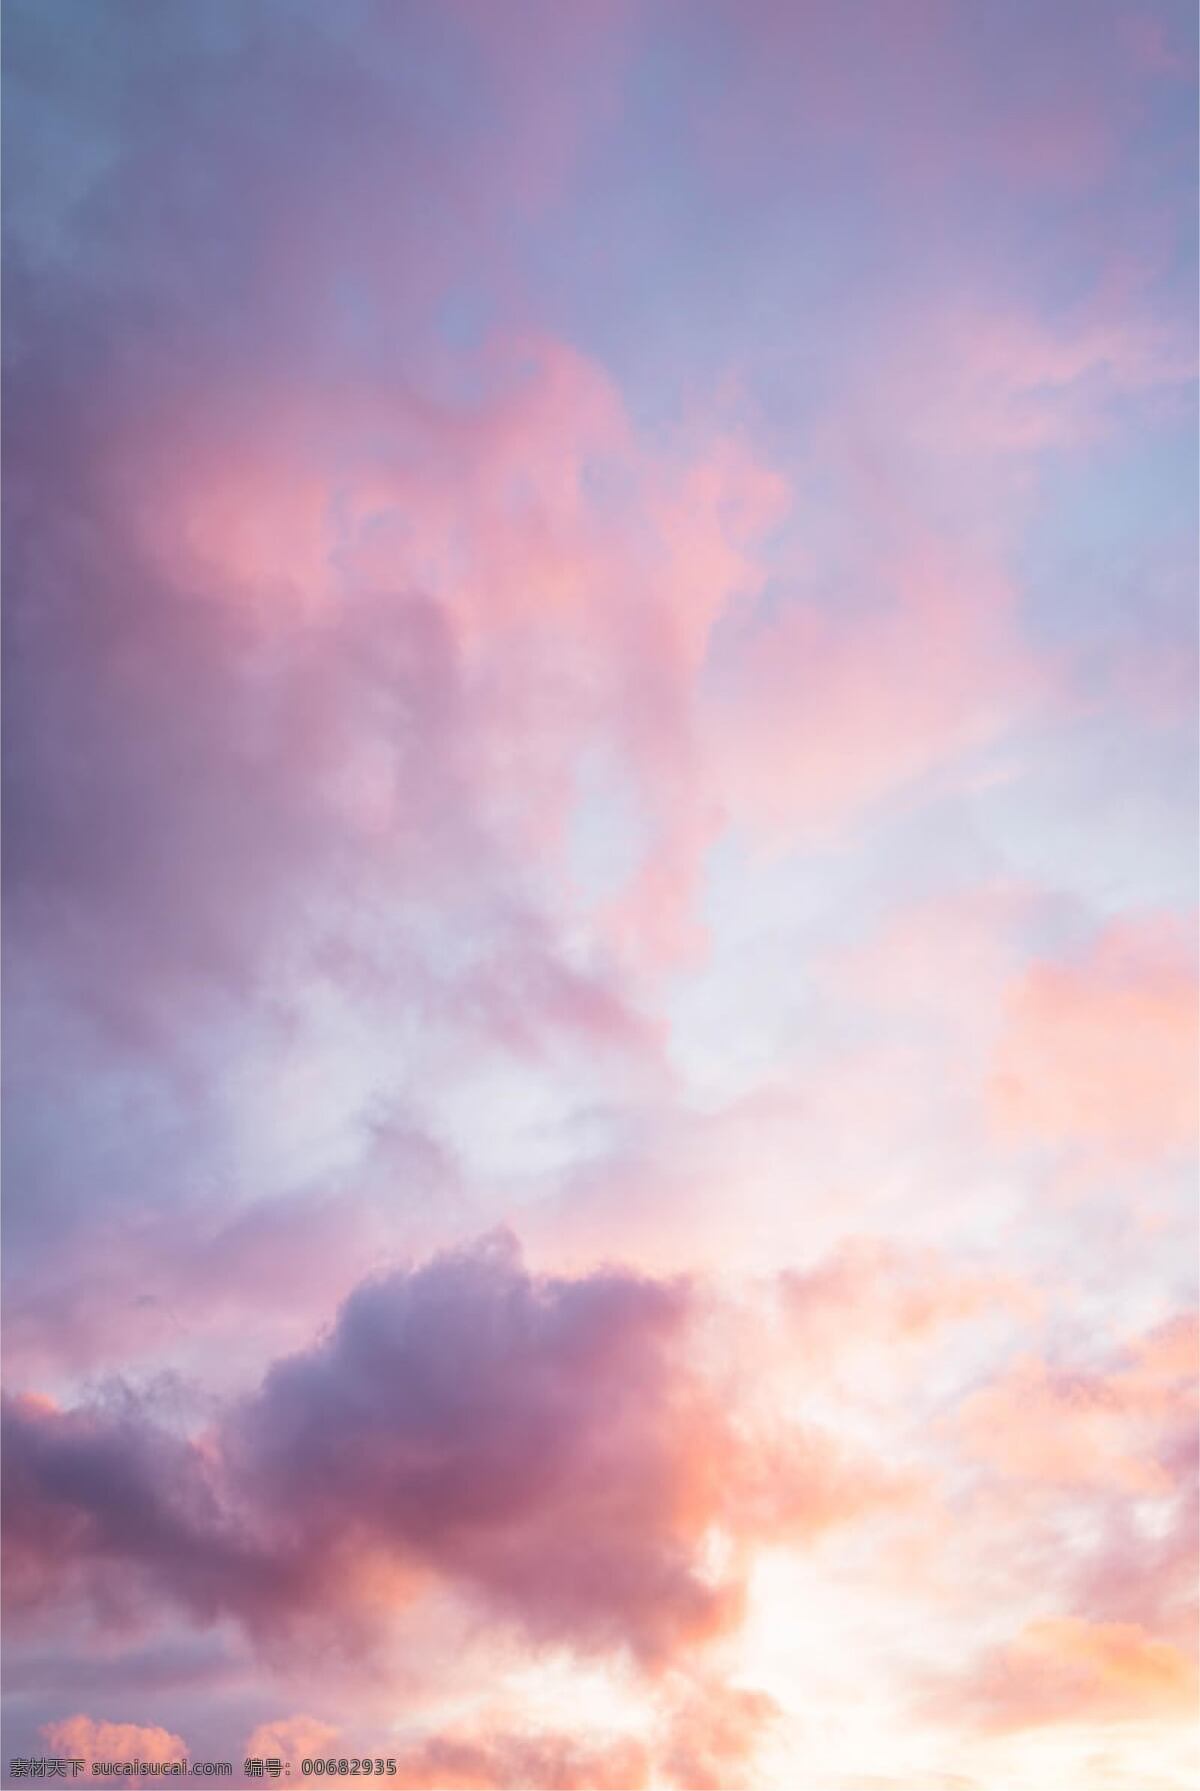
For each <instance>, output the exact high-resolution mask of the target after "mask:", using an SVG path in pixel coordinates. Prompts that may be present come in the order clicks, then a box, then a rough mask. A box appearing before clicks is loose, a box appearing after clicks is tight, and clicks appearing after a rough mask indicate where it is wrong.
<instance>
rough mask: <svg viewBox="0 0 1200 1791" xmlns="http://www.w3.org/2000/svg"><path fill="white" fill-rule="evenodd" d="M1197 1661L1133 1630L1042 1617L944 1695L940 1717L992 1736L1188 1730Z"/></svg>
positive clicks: (1130, 1626) (1133, 1626)
mask: <svg viewBox="0 0 1200 1791" xmlns="http://www.w3.org/2000/svg"><path fill="white" fill-rule="evenodd" d="M1196 1698H1197V1676H1196V1665H1195V1662H1194V1660H1192V1659H1190V1658H1189V1657H1188V1656H1187V1655H1186V1654H1185V1653H1183V1652H1182V1651H1181V1650H1180V1649H1178V1648H1176V1647H1173V1646H1172V1645H1171V1644H1170V1643H1167V1642H1159V1641H1156V1640H1155V1639H1154V1637H1153V1636H1149V1635H1147V1634H1146V1632H1145V1631H1144V1630H1143V1629H1141V1628H1139V1627H1138V1625H1136V1624H1131V1623H1088V1622H1085V1621H1084V1620H1083V1619H1082V1618H1079V1617H1045V1618H1039V1619H1038V1620H1037V1621H1035V1622H1032V1623H1029V1624H1027V1625H1026V1626H1025V1627H1024V1628H1023V1629H1022V1630H1021V1631H1020V1633H1019V1634H1018V1635H1017V1636H1016V1637H1015V1638H1014V1640H1013V1641H1012V1642H1010V1643H1009V1644H1007V1645H1006V1646H1005V1647H1002V1648H999V1649H997V1650H996V1651H995V1652H994V1653H992V1654H990V1655H987V1656H985V1657H984V1659H983V1660H982V1661H981V1662H980V1663H979V1664H978V1665H977V1667H976V1668H975V1669H974V1671H973V1672H972V1673H971V1674H970V1676H969V1677H967V1678H966V1679H965V1680H964V1681H963V1682H962V1683H961V1684H960V1685H958V1686H956V1687H954V1688H952V1689H948V1691H947V1693H946V1697H945V1702H944V1704H943V1705H942V1706H941V1710H942V1714H943V1715H945V1716H947V1717H950V1718H954V1717H956V1716H957V1717H959V1718H962V1717H965V1718H966V1719H967V1720H968V1721H970V1722H972V1723H976V1724H979V1725H980V1726H981V1727H983V1728H984V1729H987V1730H992V1731H1001V1732H1006V1731H1012V1730H1019V1729H1029V1728H1035V1727H1038V1726H1040V1725H1042V1724H1046V1723H1070V1722H1073V1723H1088V1722H1100V1723H1110V1722H1142V1721H1149V1720H1164V1719H1165V1720H1173V1721H1176V1722H1191V1721H1192V1719H1193V1718H1194V1715H1195V1709H1196Z"/></svg>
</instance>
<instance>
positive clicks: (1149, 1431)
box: [958, 1315, 1196, 1495]
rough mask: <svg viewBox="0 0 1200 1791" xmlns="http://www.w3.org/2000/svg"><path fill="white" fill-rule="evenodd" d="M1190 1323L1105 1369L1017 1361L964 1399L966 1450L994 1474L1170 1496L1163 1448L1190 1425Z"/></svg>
mask: <svg viewBox="0 0 1200 1791" xmlns="http://www.w3.org/2000/svg"><path fill="white" fill-rule="evenodd" d="M1194 1341H1195V1319H1194V1316H1192V1315H1187V1316H1186V1317H1180V1318H1179V1319H1177V1320H1173V1321H1172V1322H1171V1323H1170V1324H1168V1325H1166V1326H1163V1327H1159V1328H1156V1329H1155V1330H1154V1331H1152V1332H1150V1333H1148V1334H1147V1335H1145V1336H1142V1337H1140V1338H1135V1339H1133V1340H1132V1342H1131V1343H1130V1344H1129V1345H1128V1346H1127V1348H1126V1350H1125V1351H1124V1352H1123V1353H1122V1355H1121V1356H1120V1357H1118V1358H1117V1359H1116V1360H1115V1361H1112V1362H1110V1363H1109V1364H1107V1365H1106V1366H1105V1367H1102V1368H1096V1367H1091V1366H1089V1367H1085V1368H1082V1369H1072V1368H1068V1367H1059V1366H1052V1365H1050V1364H1048V1363H1046V1362H1045V1361H1042V1360H1040V1359H1039V1358H1037V1357H1034V1356H1023V1357H1021V1358H1020V1359H1019V1360H1018V1361H1016V1362H1015V1363H1014V1364H1013V1365H1012V1366H1011V1367H1010V1368H1009V1369H1008V1370H1007V1371H1006V1372H1005V1373H1004V1374H1003V1375H1002V1376H1001V1377H1000V1378H998V1379H997V1380H995V1381H994V1382H992V1383H990V1384H988V1385H985V1386H983V1387H981V1388H979V1389H978V1390H977V1391H975V1392H974V1393H971V1394H969V1395H968V1397H967V1398H966V1399H965V1400H964V1401H963V1403H962V1405H961V1406H960V1407H959V1412H958V1423H959V1425H960V1427H961V1431H962V1435H963V1438H964V1440H965V1442H966V1444H967V1447H968V1448H969V1449H970V1451H971V1452H972V1453H973V1454H974V1455H976V1456H977V1457H978V1458H979V1459H981V1460H984V1461H986V1462H988V1463H989V1465H990V1466H991V1467H993V1468H994V1469H996V1470H997V1471H998V1472H1000V1473H1001V1474H1003V1475H1005V1476H1008V1477H1013V1478H1017V1479H1027V1480H1030V1481H1034V1482H1043V1483H1045V1484H1047V1485H1051V1486H1094V1487H1099V1488H1114V1489H1117V1488H1119V1489H1120V1490H1122V1491H1123V1492H1124V1493H1126V1494H1129V1495H1137V1494H1144V1495H1147V1494H1148V1495H1153V1494H1162V1493H1164V1492H1170V1491H1171V1490H1172V1488H1173V1486H1174V1484H1175V1481H1176V1478H1177V1464H1176V1462H1175V1460H1174V1452H1173V1447H1172V1442H1173V1439H1175V1438H1177V1437H1178V1436H1179V1435H1180V1434H1182V1435H1184V1436H1188V1435H1190V1434H1191V1432H1192V1429H1193V1427H1194V1422H1195V1417H1194V1408H1195V1367H1196V1361H1195V1349H1194Z"/></svg>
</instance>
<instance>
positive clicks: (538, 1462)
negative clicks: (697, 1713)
mask: <svg viewBox="0 0 1200 1791" xmlns="http://www.w3.org/2000/svg"><path fill="white" fill-rule="evenodd" d="M706 1315H709V1316H710V1311H709V1307H708V1304H707V1302H706V1299H705V1297H704V1295H703V1293H702V1291H701V1290H699V1289H698V1288H697V1287H696V1286H695V1285H694V1284H691V1283H689V1282H687V1281H685V1280H682V1279H677V1280H652V1279H649V1278H646V1277H639V1276H636V1275H633V1274H631V1273H628V1272H626V1271H622V1270H618V1269H612V1270H602V1269H601V1270H596V1271H594V1272H592V1273H591V1274H586V1275H581V1276H579V1277H578V1278H575V1279H563V1278H539V1277H535V1276H533V1275H531V1274H530V1273H529V1271H528V1270H527V1269H526V1267H525V1265H524V1263H523V1262H522V1260H521V1257H520V1254H519V1252H518V1250H517V1247H516V1245H515V1243H514V1242H513V1240H512V1239H511V1238H510V1237H508V1236H507V1235H505V1234H498V1235H495V1236H493V1237H491V1238H488V1239H486V1240H485V1241H484V1242H482V1243H481V1244H480V1245H478V1246H476V1247H474V1248H471V1249H463V1250H459V1251H456V1252H451V1253H448V1254H444V1255H441V1256H438V1257H435V1258H433V1259H431V1260H430V1261H429V1262H427V1263H426V1264H424V1265H422V1266H420V1267H418V1268H415V1269H413V1270H401V1271H398V1272H396V1273H393V1274H391V1275H389V1276H385V1277H383V1278H381V1279H378V1280H374V1281H370V1282H367V1283H365V1284H363V1285H362V1286H361V1287H359V1288H358V1289H357V1290H356V1291H355V1292H354V1293H353V1294H352V1295H351V1296H350V1297H349V1298H348V1299H347V1301H346V1302H345V1304H344V1305H343V1307H342V1308H341V1310H340V1312H339V1314H338V1317H337V1321H336V1323H335V1325H334V1326H333V1328H332V1330H331V1331H330V1332H329V1334H328V1335H327V1336H326V1337H325V1338H324V1339H323V1340H321V1341H318V1342H317V1343H316V1344H314V1345H313V1346H312V1347H310V1348H308V1349H306V1350H304V1351H301V1352H300V1353H298V1354H296V1355H294V1356H292V1357H289V1358H286V1359H284V1360H282V1361H280V1362H278V1363H276V1365H275V1366H274V1367H273V1368H272V1369H271V1370H270V1372H269V1373H268V1375H267V1376H266V1378H265V1380H264V1382H263V1384H262V1386H261V1388H260V1389H259V1390H258V1391H257V1392H256V1393H255V1394H254V1395H252V1396H251V1397H249V1398H248V1399H245V1400H243V1401H241V1402H239V1403H237V1404H236V1405H234V1406H233V1407H231V1408H229V1409H228V1410H227V1411H226V1413H225V1414H224V1416H223V1417H222V1419H221V1420H220V1422H219V1424H218V1426H217V1427H216V1429H215V1430H214V1431H212V1432H210V1433H205V1434H204V1435H202V1436H200V1437H198V1438H195V1439H185V1438H181V1437H179V1436H176V1435H174V1434H171V1433H170V1432H168V1431H166V1430H165V1429H163V1427H162V1426H161V1425H159V1424H156V1423H155V1422H153V1420H152V1419H151V1418H150V1417H149V1416H148V1415H147V1414H146V1413H145V1412H144V1411H143V1410H142V1409H141V1408H140V1407H139V1406H138V1404H137V1403H136V1402H135V1401H133V1400H132V1399H131V1398H127V1399H125V1400H120V1399H118V1400H114V1401H111V1402H109V1403H108V1404H107V1405H103V1404H102V1405H92V1406H85V1407H79V1408H74V1409H71V1410H65V1411H62V1410H58V1409H56V1408H55V1407H54V1406H53V1405H52V1404H49V1403H47V1402H45V1401H40V1400H35V1399H19V1398H18V1399H11V1400H9V1401H8V1402H7V1405H6V1408H5V1450H6V1459H7V1463H8V1471H7V1473H6V1482H5V1497H6V1533H7V1538H8V1548H9V1563H10V1565H9V1572H8V1574H7V1576H6V1582H7V1589H8V1592H9V1595H10V1597H12V1598H13V1599H15V1600H16V1601H18V1602H19V1603H22V1604H24V1605H25V1606H26V1607H29V1608H33V1609H36V1608H38V1607H39V1605H41V1604H43V1603H44V1602H45V1601H47V1600H52V1599H53V1598H54V1597H56V1596H60V1597H61V1596H66V1595H67V1594H68V1593H71V1592H79V1591H85V1592H87V1593H88V1594H90V1595H91V1596H92V1597H93V1599H100V1600H103V1599H104V1598H116V1597H119V1595H120V1593H119V1589H120V1587H121V1586H123V1585H124V1584H125V1579H126V1576H128V1575H129V1574H130V1573H131V1572H132V1573H133V1574H134V1576H135V1581H136V1583H138V1584H140V1585H141V1586H142V1587H143V1589H145V1590H148V1591H153V1592H156V1593H166V1594H167V1595H168V1596H170V1597H171V1598H173V1599H174V1600H176V1601H177V1602H178V1603H179V1604H180V1605H181V1606H183V1607H184V1608H185V1609H187V1610H188V1611H190V1612H191V1613H192V1614H193V1615H194V1616H196V1617H198V1618H200V1619H202V1620H207V1621H212V1620H215V1619H216V1618H217V1617H219V1616H221V1615H223V1614H232V1615H234V1616H236V1617H238V1618H239V1619H241V1620H242V1621H243V1622H244V1623H246V1624H247V1625H248V1626H249V1627H250V1628H251V1629H252V1630H254V1631H256V1632H259V1633H265V1631H266V1630H267V1629H268V1628H270V1627H271V1626H275V1627H276V1628H278V1626H279V1625H280V1624H286V1623H288V1622H289V1621H290V1622H293V1623H295V1624H297V1625H303V1623H304V1622H305V1621H306V1620H307V1619H308V1618H310V1617H313V1616H315V1615H320V1616H321V1617H322V1619H323V1621H325V1622H326V1623H338V1622H340V1623H341V1624H342V1625H343V1627H344V1629H345V1630H346V1633H347V1634H359V1633H361V1624H362V1623H363V1622H366V1621H367V1618H368V1615H369V1613H370V1612H371V1611H372V1610H374V1611H375V1614H376V1616H378V1614H379V1608H380V1606H381V1604H386V1603H388V1602H389V1601H391V1602H393V1603H396V1604H403V1603H404V1602H406V1601H407V1600H409V1599H411V1598H413V1597H415V1596H417V1595H418V1594H419V1592H420V1591H421V1589H422V1587H423V1586H426V1585H428V1584H429V1583H430V1582H431V1580H432V1581H436V1582H439V1583H441V1582H444V1583H447V1584H449V1585H451V1586H454V1587H457V1588H459V1589H461V1590H462V1591H463V1592H465V1593H466V1594H467V1595H468V1596H470V1597H473V1598H474V1599H476V1600H478V1601H480V1602H481V1603H482V1605H483V1606H484V1607H485V1608H487V1609H488V1610H490V1611H491V1612H492V1613H494V1615H496V1616H497V1617H498V1618H500V1619H502V1620H504V1621H506V1622H509V1623H512V1624H516V1625H517V1626H519V1627H520V1628H521V1629H522V1630H523V1631H524V1632H525V1633H526V1634H527V1635H528V1636H530V1637H532V1638H533V1639H535V1640H541V1641H547V1642H550V1641H555V1642H566V1643H568V1644H570V1645H572V1646H574V1647H577V1648H579V1649H582V1650H585V1651H587V1650H596V1649H599V1650H608V1649H613V1648H625V1649H628V1650H629V1651H630V1652H631V1654H632V1655H633V1656H634V1657H635V1658H636V1659H637V1660H638V1661H640V1662H641V1663H642V1664H643V1665H644V1666H645V1667H647V1668H649V1669H657V1668H658V1667H660V1666H661V1665H663V1664H664V1663H665V1662H667V1661H669V1660H670V1659H671V1658H672V1657H673V1656H674V1655H675V1654H676V1653H677V1652H678V1651H680V1650H681V1649H685V1648H687V1647H688V1646H690V1645H693V1644H695V1643H698V1642H701V1641H703V1640H704V1639H705V1638H706V1637H710V1636H712V1635H714V1634H716V1633H718V1632H720V1631H721V1630H722V1629H724V1628H726V1627H727V1626H728V1625H729V1624H730V1623H731V1622H732V1621H733V1619H734V1618H735V1617H736V1615H737V1613H738V1611H739V1610H740V1607H741V1599H742V1593H743V1589H744V1588H743V1579H742V1571H743V1569H742V1567H741V1566H740V1565H739V1563H740V1561H741V1559H742V1556H743V1554H744V1550H745V1547H746V1546H747V1545H748V1544H752V1543H754V1542H755V1541H756V1540H765V1539H778V1538H783V1537H796V1538H803V1537H806V1536H812V1535H815V1534H817V1533H819V1532H821V1531H822V1530H825V1529H827V1528H829V1527H831V1526H836V1525H838V1524H839V1523H842V1522H845V1521H848V1520H850V1519H853V1518H856V1517H859V1516H861V1515H863V1514H865V1513H869V1512H872V1511H876V1510H879V1509H881V1508H886V1507H887V1506H888V1504H889V1503H890V1502H891V1501H893V1500H894V1499H896V1498H897V1497H899V1498H901V1499H902V1498H903V1497H904V1496H905V1490H904V1487H903V1483H902V1482H900V1481H894V1480H893V1478H892V1477H891V1476H889V1474H888V1473H887V1472H886V1471H885V1470H883V1469H881V1468H880V1467H879V1466H878V1465H877V1464H875V1463H872V1462H871V1461H869V1460H864V1459H861V1458H860V1457H858V1456H857V1455H856V1454H855V1453H853V1452H851V1451H847V1450H845V1449H843V1448H842V1447H841V1446H839V1445H835V1444H834V1443H833V1442H832V1441H831V1440H830V1439H828V1438H827V1437H825V1436H824V1435H823V1434H822V1433H821V1432H820V1431H818V1430H814V1429H804V1428H801V1427H799V1426H797V1425H795V1424H782V1423H779V1422H778V1421H777V1420H775V1419H774V1417H773V1416H767V1417H764V1415H763V1414H762V1413H761V1412H757V1411H755V1410H754V1409H753V1408H752V1407H747V1408H744V1409H739V1407H738V1405H737V1402H736V1401H732V1402H731V1400H730V1398H729V1392H730V1388H729V1385H728V1384H727V1383H725V1382H723V1381H722V1378H721V1376H720V1375H716V1376H715V1377H714V1374H713V1372H712V1370H711V1368H706V1367H705V1365H704V1361H705V1358H704V1351H703V1347H702V1338H703V1334H704V1328H705V1324H706V1322H707V1318H706ZM714 1535H722V1536H724V1537H725V1539H726V1540H725V1553H726V1556H727V1558H728V1559H729V1560H730V1563H731V1565H730V1566H729V1568H728V1569H727V1570H724V1571H721V1572H714V1571H713V1570H712V1566H711V1558H712V1538H713V1537H714ZM125 1596H127V1597H132V1596H133V1593H132V1591H129V1590H127V1591H126V1593H125Z"/></svg>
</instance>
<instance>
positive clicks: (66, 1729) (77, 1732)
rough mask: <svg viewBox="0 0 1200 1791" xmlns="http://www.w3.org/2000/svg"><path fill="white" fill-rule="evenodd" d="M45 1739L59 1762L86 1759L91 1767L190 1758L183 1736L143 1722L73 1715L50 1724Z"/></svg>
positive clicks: (149, 1763)
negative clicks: (98, 1762)
mask: <svg viewBox="0 0 1200 1791" xmlns="http://www.w3.org/2000/svg"><path fill="white" fill-rule="evenodd" d="M42 1736H43V1738H44V1740H45V1742H46V1745H47V1747H49V1748H51V1749H53V1751H54V1753H55V1755H56V1756H57V1757H58V1758H59V1759H64V1760H67V1759H78V1760H84V1761H86V1762H87V1765H88V1766H89V1767H90V1766H91V1765H92V1764H93V1762H95V1761H101V1762H106V1761H107V1762H111V1763H113V1764H119V1763H120V1762H123V1761H127V1760H142V1761H145V1762H146V1763H147V1764H148V1765H153V1764H155V1763H156V1762H160V1761H168V1760H186V1759H188V1758H189V1754H188V1747H187V1743H186V1742H185V1741H184V1740H183V1739H182V1737H181V1736H179V1735H172V1734H170V1733H169V1732H168V1730H166V1729H158V1728H146V1727H144V1726H143V1725H142V1724H140V1723H110V1722H102V1721H97V1720H96V1718H94V1717H90V1716H83V1715H79V1716H69V1717H66V1718H64V1719H63V1721H61V1722H57V1723H46V1724H45V1725H44V1726H43V1728H42ZM136 1777H137V1781H138V1783H139V1784H141V1783H146V1784H149V1783H150V1782H151V1780H150V1779H149V1778H146V1779H143V1777H142V1775H141V1774H137V1775H136ZM153 1782H154V1783H156V1784H161V1783H162V1782H163V1781H162V1780H161V1779H155V1780H154V1781H153Z"/></svg>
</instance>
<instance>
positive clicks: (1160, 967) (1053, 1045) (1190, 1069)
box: [991, 917, 1197, 1159]
mask: <svg viewBox="0 0 1200 1791" xmlns="http://www.w3.org/2000/svg"><path fill="white" fill-rule="evenodd" d="M1196 1044H1197V1002H1196V981H1195V967H1194V955H1193V953H1192V950H1191V948H1190V946H1189V944H1188V942H1187V941H1186V939H1185V938H1184V935H1183V932H1182V929H1181V928H1180V927H1179V925H1178V924H1177V923H1176V922H1174V921H1172V920H1170V919H1158V918H1155V917H1149V918H1141V919H1136V920H1135V919H1129V920H1122V921H1119V922H1114V923H1113V924H1112V925H1111V926H1110V927H1108V928H1107V930H1106V931H1105V932H1103V933H1102V934H1100V936H1099V937H1098V938H1097V939H1096V940H1095V941H1094V943H1093V944H1092V946H1091V948H1090V950H1089V951H1088V952H1087V954H1086V955H1084V956H1081V957H1079V958H1076V959H1074V960H1070V961H1061V962H1057V963H1053V962H1044V963H1039V964H1035V965H1034V966H1033V967H1032V968H1031V969H1030V970H1029V971H1028V972H1026V974H1025V975H1024V976H1023V977H1022V978H1020V979H1019V980H1018V981H1017V983H1016V984H1015V986H1014V988H1013V990H1012V993H1011V996H1010V998H1009V1002H1008V1012H1007V1018H1006V1021H1005V1025H1004V1030H1003V1032H1002V1035H1001V1038H1000V1042H999V1044H998V1046H997V1051H996V1059H995V1065H994V1069H993V1074H992V1085H991V1103H992V1111H993V1114H994V1116H995V1121H996V1124H997V1126H998V1128H999V1129H1000V1131H1001V1133H1002V1134H1003V1135H1005V1136H1006V1137H1008V1138H1009V1139H1011V1140H1013V1141H1017V1142H1024V1141H1026V1140H1034V1141H1039V1140H1044V1141H1046V1142H1049V1143H1062V1144H1075V1145H1082V1146H1089V1147H1093V1148H1096V1149H1107V1150H1113V1151H1118V1152H1121V1153H1122V1154H1125V1155H1128V1156H1130V1157H1133V1158H1135V1159H1136V1158H1141V1159H1146V1158H1152V1157H1154V1156H1156V1155H1160V1154H1162V1153H1164V1152H1171V1151H1179V1150H1187V1149H1189V1148H1191V1147H1192V1146H1193V1145H1194V1142H1195V1138H1196V1128H1197V1088H1196V1072H1195V1066H1196Z"/></svg>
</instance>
